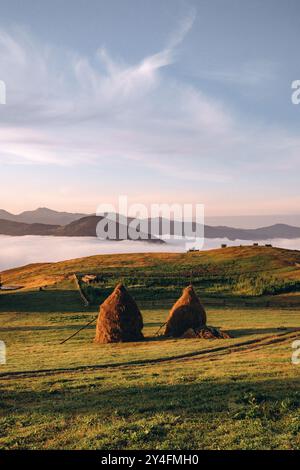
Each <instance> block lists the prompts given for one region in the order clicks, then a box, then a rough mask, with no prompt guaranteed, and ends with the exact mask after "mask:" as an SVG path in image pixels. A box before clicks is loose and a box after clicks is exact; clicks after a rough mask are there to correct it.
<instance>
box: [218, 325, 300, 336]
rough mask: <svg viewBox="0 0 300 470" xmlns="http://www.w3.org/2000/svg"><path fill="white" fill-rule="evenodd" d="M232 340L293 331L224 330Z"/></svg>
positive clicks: (278, 329) (283, 329) (265, 329)
mask: <svg viewBox="0 0 300 470" xmlns="http://www.w3.org/2000/svg"><path fill="white" fill-rule="evenodd" d="M226 331H228V333H229V334H230V335H231V336H232V337H233V338H242V337H243V336H255V335H267V334H271V335H272V334H278V333H280V332H288V331H294V328H286V327H279V328H239V329H237V330H232V329H228V330H226Z"/></svg>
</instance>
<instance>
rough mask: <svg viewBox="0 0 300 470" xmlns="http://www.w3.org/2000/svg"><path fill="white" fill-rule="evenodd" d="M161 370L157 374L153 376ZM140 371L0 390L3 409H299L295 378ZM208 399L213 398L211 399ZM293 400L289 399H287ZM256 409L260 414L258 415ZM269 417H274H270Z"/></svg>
mask: <svg viewBox="0 0 300 470" xmlns="http://www.w3.org/2000/svg"><path fill="white" fill-rule="evenodd" d="M159 375H160V374H153V376H155V378H154V380H157V379H159ZM139 377H140V376H139V374H136V373H133V375H132V376H130V375H128V377H127V381H126V383H125V384H124V385H123V386H120V385H119V386H118V385H117V384H116V385H115V386H110V387H107V388H104V387H103V377H101V376H99V377H97V376H96V377H93V379H91V381H90V382H89V383H86V384H84V385H83V384H80V385H78V387H76V386H74V385H73V383H72V381H67V380H61V382H60V381H57V378H56V379H55V378H53V383H52V384H50V383H49V382H47V390H46V389H45V390H42V391H35V390H23V389H20V390H7V391H6V390H5V389H4V387H3V388H2V391H1V408H2V410H3V411H4V412H5V413H7V412H9V411H10V410H11V411H17V412H18V413H23V412H24V413H25V412H26V413H28V412H29V413H30V411H31V410H32V411H34V412H35V413H36V412H37V411H38V412H41V413H44V414H50V415H53V413H63V414H65V415H73V414H85V413H87V412H91V411H92V412H94V413H99V414H101V415H102V416H103V415H104V416H107V417H108V418H111V417H118V416H123V417H131V416H132V415H136V414H139V413H140V414H142V415H143V417H144V416H147V414H153V413H164V412H166V413H167V412H169V413H174V414H175V415H176V416H178V415H179V416H181V417H184V416H186V417H187V418H189V419H191V417H192V418H195V415H196V414H201V413H214V414H215V413H220V412H226V413H228V412H231V411H232V414H233V415H236V414H237V413H239V412H240V414H241V416H243V415H246V416H247V413H249V415H250V416H251V417H269V418H270V419H272V420H273V419H274V420H276V418H277V416H278V413H280V412H281V411H282V412H294V411H295V410H296V409H299V408H300V394H299V382H298V380H297V379H296V378H295V379H284V380H280V379H274V380H266V381H259V382H256V383H254V382H248V381H239V378H238V377H236V378H235V377H232V378H231V380H228V381H226V382H221V381H219V382H216V381H208V380H206V381H203V382H201V381H199V379H198V378H197V377H190V378H189V377H182V378H181V379H180V377H179V378H178V381H180V380H182V381H183V383H177V384H173V385H165V384H164V385H161V384H157V385H156V384H153V385H144V384H142V383H141V384H134V383H133V384H132V385H129V384H128V382H129V381H130V380H132V381H134V380H136V379H137V378H139ZM208 397H209V399H208ZM287 400H288V401H287ZM253 413H255V415H256V416H253ZM267 415H269V416H267Z"/></svg>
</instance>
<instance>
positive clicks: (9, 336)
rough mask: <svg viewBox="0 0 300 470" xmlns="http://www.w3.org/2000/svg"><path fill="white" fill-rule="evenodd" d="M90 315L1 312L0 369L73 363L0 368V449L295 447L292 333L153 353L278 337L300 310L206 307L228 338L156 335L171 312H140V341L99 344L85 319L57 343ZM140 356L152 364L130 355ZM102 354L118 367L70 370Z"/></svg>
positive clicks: (299, 407) (298, 421)
mask: <svg viewBox="0 0 300 470" xmlns="http://www.w3.org/2000/svg"><path fill="white" fill-rule="evenodd" d="M37 295H40V293H37ZM76 295H77V293H76V292H74V298H73V305H76ZM67 310H68V309H67ZM95 313H96V312H92V311H88V312H86V311H85V310H83V308H81V311H79V309H76V310H75V311H74V312H69V311H66V312H64V311H61V312H58V313H57V312H53V311H52V312H51V311H48V312H42V313H38V312H36V311H34V312H27V313H25V312H22V313H13V312H10V313H3V312H2V313H1V314H0V324H1V328H0V338H1V339H3V340H4V341H5V342H6V344H7V352H8V362H7V365H6V366H1V369H0V372H1V373H10V372H16V371H26V370H27V371H30V370H35V371H38V370H41V369H62V368H74V369H75V370H69V371H65V372H62V373H59V374H58V373H57V372H55V371H54V372H53V373H50V374H45V375H44V374H40V375H35V374H33V376H30V377H26V376H24V377H22V376H16V377H13V376H12V377H11V378H9V376H6V378H5V377H2V378H1V377H0V393H1V401H0V429H1V431H0V448H8V449H14V448H16V449H20V448H30V449H41V448H42V449H53V448H69V449H82V448H86V449H97V448H98V449H99V448H101V449H114V448H119V449H132V448H144V449H148V448H155V449H182V448H191V449H193V448H194V449H195V448H196V449H204V448H205V449H220V448H222V449H237V448H250V449H256V448H277V449H278V448H282V449H296V448H298V449H299V448H300V440H299V431H300V395H299V369H298V368H297V366H292V365H291V344H290V341H287V342H284V343H282V344H278V345H270V346H265V347H261V348H258V349H257V350H249V351H240V352H234V353H231V354H230V353H229V351H227V353H226V352H225V353H224V354H219V355H218V354H213V353H212V354H211V355H206V356H205V357H202V358H201V356H199V357H197V356H196V357H190V358H189V357H187V358H185V359H184V360H180V361H171V362H165V363H155V359H159V358H161V357H166V358H167V357H169V358H174V357H176V356H180V355H181V354H188V353H195V352H197V351H201V350H203V349H211V350H213V349H214V348H216V347H219V346H220V345H230V344H231V345H234V344H236V343H240V342H241V341H245V340H248V339H255V338H262V337H265V336H271V335H276V334H278V332H279V331H284V330H278V328H287V329H288V330H289V329H292V328H294V327H297V326H299V320H300V314H299V311H298V310H286V309H285V310H267V311H266V310H259V309H255V310H253V309H225V310H222V309H208V318H209V323H210V324H213V325H215V326H222V327H223V328H225V329H227V330H229V331H230V332H231V333H232V334H233V335H234V338H233V339H231V340H223V341H222V340H212V341H206V340H164V339H155V338H153V335H154V333H155V331H157V329H158V327H159V325H160V324H161V323H162V322H164V321H165V319H166V315H167V311H166V310H164V309H158V310H144V311H143V315H144V321H145V328H144V333H145V336H146V339H147V341H145V342H141V343H134V344H112V345H96V344H94V343H93V342H92V340H93V335H94V329H93V328H90V329H87V330H85V331H83V332H82V333H81V334H80V335H78V336H76V337H75V338H73V339H71V340H70V341H69V342H67V343H66V344H64V345H59V342H60V341H61V340H62V339H64V338H66V337H67V336H68V335H70V334H71V333H72V332H74V331H76V329H77V328H79V327H80V326H81V325H83V324H85V322H86V321H87V320H89V319H90V318H92V316H93V315H94V314H95ZM288 330H287V331H288ZM299 336H300V334H299ZM145 359H152V360H153V361H154V362H153V363H152V364H141V365H131V364H130V363H132V362H133V361H135V362H138V361H143V360H145ZM105 364H106V365H109V364H110V365H114V364H120V365H121V364H122V366H118V367H115V368H112V367H110V368H107V369H99V370H97V369H92V370H89V369H87V370H85V369H83V370H76V368H78V366H101V365H105Z"/></svg>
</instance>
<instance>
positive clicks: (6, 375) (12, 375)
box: [0, 328, 300, 380]
mask: <svg viewBox="0 0 300 470" xmlns="http://www.w3.org/2000/svg"><path fill="white" fill-rule="evenodd" d="M299 336H300V328H297V329H294V330H293V331H289V332H285V333H279V334H277V335H269V336H265V337H264V338H260V339H253V340H248V341H242V342H240V343H236V344H233V345H224V343H223V341H222V344H223V345H222V346H219V347H216V348H211V349H202V350H200V351H194V352H191V353H186V354H181V355H178V356H171V357H161V358H158V359H144V360H139V361H130V362H125V363H110V364H103V365H98V364H95V365H90V366H79V367H70V368H61V369H41V370H29V371H15V372H3V373H0V380H1V379H4V380H9V379H16V378H18V377H20V378H31V377H32V378H34V377H40V376H47V375H56V374H65V373H68V372H70V373H77V372H87V371H97V370H101V369H115V368H126V367H131V366H136V367H138V366H145V365H151V364H159V363H162V362H165V363H168V362H176V361H178V362H182V361H186V360H197V359H200V358H201V359H202V358H203V359H206V360H209V359H210V358H215V357H218V356H222V355H224V354H232V353H236V352H242V351H249V350H254V349H258V348H262V347H267V346H271V345H273V344H278V343H284V342H286V341H293V340H295V339H299Z"/></svg>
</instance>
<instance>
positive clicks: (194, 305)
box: [165, 286, 206, 338]
mask: <svg viewBox="0 0 300 470" xmlns="http://www.w3.org/2000/svg"><path fill="white" fill-rule="evenodd" d="M205 325H206V312H205V309H204V307H203V305H202V304H201V302H200V300H199V298H198V296H197V294H196V292H195V291H194V288H193V286H188V287H186V288H185V289H184V290H183V292H182V296H181V297H180V298H179V299H178V300H177V302H176V303H175V304H174V306H173V308H172V309H171V311H170V315H169V317H168V320H167V324H166V329H165V336H173V337H175V338H179V337H180V336H182V335H183V334H184V333H185V332H186V331H187V330H189V329H190V328H191V329H192V330H199V329H201V328H203V327H204V326H205Z"/></svg>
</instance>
